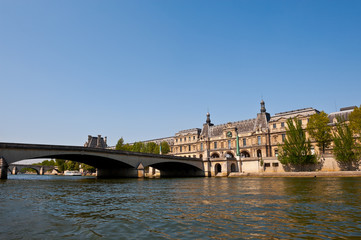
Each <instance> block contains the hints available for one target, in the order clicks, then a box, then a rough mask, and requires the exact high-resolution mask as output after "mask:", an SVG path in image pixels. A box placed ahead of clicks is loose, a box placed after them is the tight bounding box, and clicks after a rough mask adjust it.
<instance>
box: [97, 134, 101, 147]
mask: <svg viewBox="0 0 361 240" xmlns="http://www.w3.org/2000/svg"><path fill="white" fill-rule="evenodd" d="M101 139H102V135H98V139H97V147H101V146H102V145H101Z"/></svg>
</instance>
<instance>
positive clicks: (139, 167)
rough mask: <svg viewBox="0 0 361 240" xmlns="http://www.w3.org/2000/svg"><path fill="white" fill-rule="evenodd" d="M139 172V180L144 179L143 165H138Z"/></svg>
mask: <svg viewBox="0 0 361 240" xmlns="http://www.w3.org/2000/svg"><path fill="white" fill-rule="evenodd" d="M137 171H138V178H144V166H143V164H142V163H140V164H139V165H138V167H137Z"/></svg>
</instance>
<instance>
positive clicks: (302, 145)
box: [279, 118, 316, 168]
mask: <svg viewBox="0 0 361 240" xmlns="http://www.w3.org/2000/svg"><path fill="white" fill-rule="evenodd" d="M280 148H281V151H280V154H279V159H280V162H281V163H282V164H284V165H290V166H293V167H297V168H300V167H302V166H304V165H307V164H315V163H316V156H315V155H313V154H312V153H311V143H310V141H309V140H307V139H306V134H305V132H304V131H303V129H302V125H301V123H300V121H299V120H298V119H297V118H294V119H291V118H290V119H287V128H286V139H285V141H284V144H283V145H282V146H280Z"/></svg>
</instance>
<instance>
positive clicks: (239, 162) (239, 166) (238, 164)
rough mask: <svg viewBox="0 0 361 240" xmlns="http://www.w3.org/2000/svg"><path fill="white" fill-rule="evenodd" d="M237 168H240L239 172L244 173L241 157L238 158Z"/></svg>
mask: <svg viewBox="0 0 361 240" xmlns="http://www.w3.org/2000/svg"><path fill="white" fill-rule="evenodd" d="M236 159H237V166H238V172H240V173H241V172H242V162H241V156H237V157H236Z"/></svg>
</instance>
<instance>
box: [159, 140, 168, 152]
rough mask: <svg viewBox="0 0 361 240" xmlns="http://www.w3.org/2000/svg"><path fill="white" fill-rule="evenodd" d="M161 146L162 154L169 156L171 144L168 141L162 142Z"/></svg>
mask: <svg viewBox="0 0 361 240" xmlns="http://www.w3.org/2000/svg"><path fill="white" fill-rule="evenodd" d="M160 146H161V147H162V154H167V153H169V152H170V147H169V144H168V143H167V142H166V141H163V142H161V143H160Z"/></svg>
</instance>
